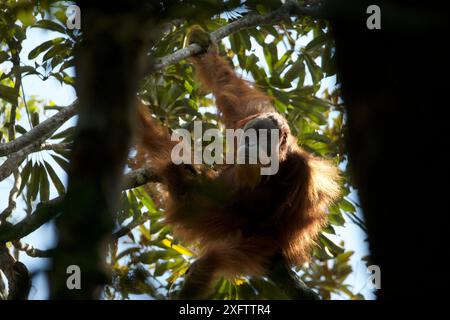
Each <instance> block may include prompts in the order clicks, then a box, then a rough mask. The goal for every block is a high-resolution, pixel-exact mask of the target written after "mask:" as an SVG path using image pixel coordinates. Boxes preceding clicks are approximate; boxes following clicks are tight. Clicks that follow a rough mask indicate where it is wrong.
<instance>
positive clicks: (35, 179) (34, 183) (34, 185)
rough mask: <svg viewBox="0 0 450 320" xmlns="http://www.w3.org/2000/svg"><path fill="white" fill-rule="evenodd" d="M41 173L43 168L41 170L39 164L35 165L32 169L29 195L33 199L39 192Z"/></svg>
mask: <svg viewBox="0 0 450 320" xmlns="http://www.w3.org/2000/svg"><path fill="white" fill-rule="evenodd" d="M40 174H41V170H39V165H33V168H32V169H31V178H30V184H29V186H28V192H27V197H28V199H31V200H33V201H34V200H36V197H37V193H38V191H39V176H40Z"/></svg>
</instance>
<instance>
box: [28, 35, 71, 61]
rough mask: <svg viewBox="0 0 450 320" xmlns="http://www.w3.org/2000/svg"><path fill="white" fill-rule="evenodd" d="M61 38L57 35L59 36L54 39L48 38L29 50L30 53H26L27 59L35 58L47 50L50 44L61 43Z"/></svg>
mask: <svg viewBox="0 0 450 320" xmlns="http://www.w3.org/2000/svg"><path fill="white" fill-rule="evenodd" d="M63 40H64V38H63V37H59V38H55V39H52V40H48V41H45V42H43V43H41V44H40V45H38V46H37V47H36V48H34V49H33V50H31V51H30V53H29V54H28V59H30V60H31V59H34V58H36V57H37V56H38V55H39V54H41V53H43V52H45V51H47V50H48V49H50V48H51V47H52V46H54V45H56V44H58V43H61V42H62V41H63Z"/></svg>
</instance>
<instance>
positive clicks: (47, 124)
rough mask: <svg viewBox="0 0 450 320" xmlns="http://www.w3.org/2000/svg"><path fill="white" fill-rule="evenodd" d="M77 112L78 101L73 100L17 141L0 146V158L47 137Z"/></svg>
mask: <svg viewBox="0 0 450 320" xmlns="http://www.w3.org/2000/svg"><path fill="white" fill-rule="evenodd" d="M77 110H78V101H77V100H75V101H74V102H73V103H72V104H70V105H68V106H67V107H65V108H64V109H62V110H61V111H59V112H58V113H56V114H55V115H53V116H52V117H50V118H48V119H46V120H45V121H43V122H41V123H40V124H38V125H37V126H36V127H34V128H33V129H31V130H30V131H28V132H27V133H25V134H23V135H21V136H20V137H18V138H17V139H15V140H13V141H10V142H8V143H5V144H1V145H0V157H2V156H5V155H9V154H11V153H13V152H17V151H19V150H20V149H22V148H24V147H26V146H28V145H29V144H31V143H33V142H34V141H36V140H38V139H40V138H42V137H49V136H50V135H51V134H52V133H53V132H54V131H55V130H56V129H58V128H59V127H60V126H61V125H62V124H63V123H64V122H66V121H67V120H69V119H70V118H71V117H73V116H74V115H75V114H76V112H77Z"/></svg>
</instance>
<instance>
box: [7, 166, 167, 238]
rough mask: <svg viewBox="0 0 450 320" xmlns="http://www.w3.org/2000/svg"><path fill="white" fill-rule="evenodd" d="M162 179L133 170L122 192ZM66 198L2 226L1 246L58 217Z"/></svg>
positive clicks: (145, 171)
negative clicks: (12, 223) (13, 223)
mask: <svg viewBox="0 0 450 320" xmlns="http://www.w3.org/2000/svg"><path fill="white" fill-rule="evenodd" d="M159 181H160V179H159V177H157V176H156V175H155V174H154V173H152V172H151V171H150V169H148V168H140V169H136V170H133V171H131V172H129V173H127V174H125V175H124V177H123V183H122V187H121V188H122V190H128V189H132V188H136V187H139V186H142V185H144V184H146V183H149V182H159ZM63 199H64V197H63V196H60V197H56V198H53V199H51V200H49V201H46V202H41V203H39V204H38V205H37V206H36V209H35V211H34V212H33V214H31V215H30V216H28V217H26V218H24V219H23V220H22V221H20V222H18V223H16V224H15V225H9V224H7V225H4V224H1V225H0V244H1V243H5V242H8V241H15V240H19V239H21V238H23V237H25V236H27V235H29V234H30V233H32V232H33V231H35V230H37V229H38V228H39V227H41V226H42V225H44V224H45V223H47V222H49V221H50V220H51V219H53V218H54V217H56V216H57V215H58V214H59V213H60V212H61V210H60V205H61V203H62V202H63Z"/></svg>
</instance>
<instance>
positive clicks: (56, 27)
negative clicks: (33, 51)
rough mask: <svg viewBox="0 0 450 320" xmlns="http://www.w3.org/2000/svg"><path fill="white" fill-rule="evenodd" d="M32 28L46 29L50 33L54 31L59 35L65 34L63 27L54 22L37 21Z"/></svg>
mask: <svg viewBox="0 0 450 320" xmlns="http://www.w3.org/2000/svg"><path fill="white" fill-rule="evenodd" d="M32 27H33V28H41V29H47V30H50V31H56V32H59V33H64V34H65V33H66V29H65V27H64V26H62V25H60V24H59V23H56V22H54V21H51V20H45V19H44V20H39V21H38V22H36V24H35V25H34V26H32Z"/></svg>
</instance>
